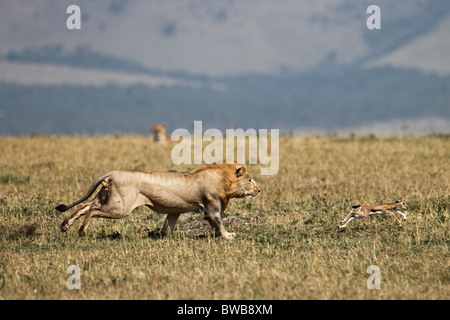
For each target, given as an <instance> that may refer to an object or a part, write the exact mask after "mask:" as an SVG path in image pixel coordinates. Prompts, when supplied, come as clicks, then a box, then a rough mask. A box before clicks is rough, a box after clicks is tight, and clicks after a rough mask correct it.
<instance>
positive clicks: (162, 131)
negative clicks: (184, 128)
mask: <svg viewBox="0 0 450 320" xmlns="http://www.w3.org/2000/svg"><path fill="white" fill-rule="evenodd" d="M152 128H153V132H154V136H153V141H155V142H157V143H161V144H167V143H170V142H171V138H170V136H169V135H168V134H167V133H166V129H167V124H166V123H163V124H160V125H159V124H156V123H154V124H152Z"/></svg>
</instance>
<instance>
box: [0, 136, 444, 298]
mask: <svg viewBox="0 0 450 320" xmlns="http://www.w3.org/2000/svg"><path fill="white" fill-rule="evenodd" d="M449 147H450V144H449V136H445V135H444V136H437V135H435V136H427V137H402V138H393V137H386V138H379V137H373V136H362V137H357V136H356V137H355V136H350V137H332V136H317V137H281V139H280V170H279V172H278V174H277V175H275V176H260V175H259V165H251V166H249V168H250V171H251V172H252V173H253V175H254V178H255V179H256V180H257V181H258V182H259V184H260V185H261V187H262V193H261V195H260V196H258V198H257V199H256V200H255V201H250V200H235V201H233V202H232V204H231V205H230V206H229V208H228V210H227V216H226V217H225V219H224V222H225V224H226V227H227V229H229V231H232V232H237V233H238V235H239V237H238V238H237V239H236V240H235V241H232V242H229V241H225V240H221V239H216V238H214V236H213V235H212V234H211V233H210V229H209V227H208V225H207V224H206V223H205V222H204V221H202V215H199V214H186V215H184V216H182V218H181V219H180V223H179V224H178V229H177V230H176V232H175V233H174V234H173V236H172V237H170V238H166V239H159V238H158V237H155V236H154V235H155V234H157V232H155V231H157V230H158V228H160V227H161V226H162V222H163V219H164V217H162V216H159V215H157V214H155V213H153V212H151V211H150V210H148V209H147V208H138V209H136V210H135V211H134V212H133V213H132V214H131V215H130V216H129V217H127V218H125V219H121V220H116V221H113V220H103V219H98V220H94V221H93V223H92V224H91V226H90V228H89V230H88V232H87V235H86V236H85V237H84V238H79V237H78V235H77V228H78V226H79V223H76V224H75V225H74V226H73V227H72V228H71V229H70V230H69V231H68V232H67V233H64V234H63V233H60V232H59V225H60V223H61V221H62V220H63V218H64V215H62V214H59V213H57V212H56V211H55V210H54V206H55V205H57V204H60V203H61V202H62V203H68V202H72V201H73V200H75V199H78V198H80V196H81V195H83V194H84V193H85V192H86V190H87V189H88V187H89V186H90V184H91V183H92V181H93V179H94V178H95V177H96V176H98V175H99V174H101V173H104V172H106V171H109V170H111V169H117V168H131V169H143V170H161V171H166V170H177V171H185V170H190V169H192V168H194V167H195V166H194V165H183V166H175V165H174V164H172V162H171V161H170V151H171V148H170V146H169V147H166V148H159V147H157V146H156V145H155V144H154V143H153V141H152V139H151V138H149V137H142V136H127V135H119V136H116V137H38V136H33V137H2V138H0V150H1V153H0V299H448V298H449V297H450V294H449V293H450V290H449V280H450V272H449V258H448V244H449V230H450V228H449V177H450V175H449V159H450V148H449ZM395 196H399V197H401V198H403V199H404V200H405V201H406V202H407V203H408V205H409V210H408V211H407V216H408V221H407V222H406V223H405V224H404V227H403V228H399V227H398V226H397V225H396V224H395V222H394V220H393V219H392V218H389V217H384V216H374V217H370V218H368V219H364V220H355V221H352V222H350V223H349V225H348V229H347V230H345V231H342V232H340V231H338V229H337V225H338V223H339V221H340V220H341V219H342V218H343V217H344V216H345V215H346V214H347V213H348V212H349V211H350V210H351V207H350V206H351V205H352V204H355V203H359V202H365V203H376V202H385V201H390V200H391V199H393V198H394V197H395ZM66 214H68V213H66ZM69 265H77V266H79V267H80V268H81V289H80V290H76V289H75V290H69V289H68V288H67V286H66V279H67V278H68V277H69V274H67V273H66V270H67V267H68V266H69ZM370 265H377V266H379V267H380V271H381V289H380V290H369V289H367V287H366V280H367V278H368V277H369V274H367V273H366V270H367V267H368V266H370Z"/></svg>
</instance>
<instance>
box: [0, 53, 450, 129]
mask: <svg viewBox="0 0 450 320" xmlns="http://www.w3.org/2000/svg"><path fill="white" fill-rule="evenodd" d="M3 59H6V60H8V61H28V62H36V63H50V62H51V63H53V64H55V63H56V64H63V65H71V66H76V67H82V68H97V69H108V70H116V71H126V72H140V73H146V74H150V75H164V73H163V72H160V71H155V70H149V69H146V68H144V67H142V66H140V65H138V64H136V63H133V62H129V61H126V60H122V59H116V58H112V57H104V56H102V55H99V54H97V53H93V52H91V51H90V50H88V49H87V48H83V47H80V48H78V49H77V50H75V51H74V52H73V53H71V54H65V53H63V48H62V47H58V46H54V47H51V46H47V47H43V48H41V49H37V50H31V49H30V50H24V51H22V52H10V53H9V54H7V55H5V56H4V57H3ZM165 75H169V76H172V77H179V78H183V79H184V80H196V81H197V82H200V84H202V86H201V87H184V86H166V87H158V88H149V87H147V86H144V85H134V86H131V87H122V86H118V85H107V86H103V87H76V86H64V85H61V86H50V87H40V86H27V87H23V86H18V85H11V84H0V134H31V133H39V134H52V133H57V134H75V133H76V134H80V133H86V134H98V133H109V134H115V133H118V132H131V133H147V132H148V129H149V128H150V125H151V123H152V122H167V123H168V124H169V130H173V129H174V128H178V127H183V128H189V127H190V125H191V124H192V122H193V121H194V120H202V121H203V122H204V125H205V126H207V127H215V128H219V129H225V128H234V127H241V128H280V129H281V130H282V131H285V132H288V131H289V130H292V129H296V128H299V127H302V126H315V127H321V128H326V129H327V130H328V131H330V132H331V131H332V130H336V129H339V128H342V127H355V126H359V125H360V124H361V123H368V122H373V121H385V120H389V119H417V118H421V117H428V118H429V117H435V118H436V117H440V118H446V119H450V107H449V106H450V77H449V76H446V77H444V76H437V75H431V74H424V73H421V72H419V71H413V70H407V69H395V68H390V67H384V68H372V69H366V68H356V67H338V66H335V65H333V64H324V65H322V66H321V67H319V68H316V69H314V70H313V71H310V72H307V73H301V74H291V73H289V72H285V73H283V74H279V75H242V76H235V77H226V78H225V77H224V78H210V77H204V76H195V75H189V74H186V73H170V74H165ZM213 83H220V84H221V87H220V88H216V87H214V85H213Z"/></svg>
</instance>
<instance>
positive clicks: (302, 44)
mask: <svg viewBox="0 0 450 320" xmlns="http://www.w3.org/2000/svg"><path fill="white" fill-rule="evenodd" d="M70 4H73V3H72V1H68V0H61V1H53V0H40V1H29V0H3V1H0V39H1V44H2V45H1V47H0V55H3V56H4V55H7V54H9V53H11V52H21V51H24V50H27V49H31V50H33V49H36V48H43V47H46V46H47V47H59V48H61V50H63V51H64V53H66V54H69V55H72V56H75V55H76V54H77V53H78V50H79V49H80V48H88V49H89V50H91V52H95V53H98V54H101V55H103V56H110V57H114V58H117V59H122V60H127V61H129V63H131V64H132V63H138V64H139V65H142V66H145V68H148V69H151V70H161V71H164V72H173V71H176V72H186V73H190V74H203V75H209V76H224V75H238V74H249V73H253V74H254V73H266V74H274V73H278V72H280V71H283V70H290V71H291V72H294V73H298V72H303V71H309V70H312V69H314V68H316V67H317V66H319V65H321V64H323V63H333V64H337V65H355V64H363V63H368V62H370V61H373V60H376V59H380V58H381V57H383V56H385V55H388V54H391V53H393V52H395V51H397V50H400V49H401V48H402V47H405V46H407V45H408V44H409V43H412V42H414V43H415V49H416V50H423V49H426V50H428V47H427V43H426V42H423V43H422V42H421V41H420V40H421V38H422V37H424V36H428V35H433V34H434V33H436V32H437V30H438V29H439V26H440V25H441V23H442V22H443V21H445V20H448V19H449V13H450V1H448V0H429V1H422V0H395V1H392V0H377V1H376V4H377V5H379V6H380V8H381V17H382V18H381V19H382V27H381V30H376V31H373V30H368V29H367V27H366V20H367V18H368V16H369V15H368V14H367V13H366V9H367V7H368V6H369V5H371V4H374V3H373V2H368V1H359V0H332V1H329V0H319V1H310V0H288V1H282V2H279V3H278V2H277V3H274V2H273V1H272V0H248V1H232V0H225V1H204V0H184V1H150V0H128V1H125V0H101V1H90V0H78V1H76V4H77V5H78V6H79V7H80V8H81V19H82V21H81V25H82V27H81V30H78V31H70V30H68V29H67V28H66V25H65V22H66V21H65V20H66V19H67V17H68V15H67V14H66V8H67V7H68V6H69V5H70ZM448 31H449V30H448V27H446V29H445V30H441V31H440V32H439V33H440V34H441V35H442V36H443V37H446V35H447V34H448ZM449 50H450V44H449V43H447V42H444V43H440V44H439V45H438V46H435V47H433V48H432V50H431V51H430V50H428V52H429V53H430V54H431V53H432V52H436V53H437V54H438V56H442V54H443V53H448V52H449ZM56 62H57V61H52V63H56ZM98 63H99V65H102V62H101V61H98ZM427 63H428V64H432V63H434V64H436V63H437V65H438V66H441V68H445V69H446V70H447V72H450V70H449V68H448V67H447V65H448V63H447V61H446V60H445V59H440V60H439V61H436V60H434V61H428V62H427ZM411 67H413V66H411ZM423 67H424V68H425V69H426V68H427V66H426V65H425V66H423ZM432 69H433V70H435V69H436V66H435V65H433V66H432Z"/></svg>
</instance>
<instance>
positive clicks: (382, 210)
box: [339, 198, 408, 228]
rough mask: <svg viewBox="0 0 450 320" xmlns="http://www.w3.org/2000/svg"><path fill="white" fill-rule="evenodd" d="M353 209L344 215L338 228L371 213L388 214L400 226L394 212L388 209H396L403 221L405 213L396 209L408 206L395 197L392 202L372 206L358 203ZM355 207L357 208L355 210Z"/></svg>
mask: <svg viewBox="0 0 450 320" xmlns="http://www.w3.org/2000/svg"><path fill="white" fill-rule="evenodd" d="M352 208H353V210H352V211H351V212H350V213H349V214H348V215H347V216H346V217H345V219H344V220H342V221H341V223H344V222H345V223H344V224H343V225H341V226H340V227H339V228H345V227H346V226H347V223H349V222H350V221H351V220H353V219H362V218H366V217H368V216H370V215H373V214H388V215H391V216H392V217H394V218H395V220H397V222H398V223H399V225H400V226H402V223H401V222H400V220H398V218H397V217H396V216H395V214H394V213H393V212H392V211H390V210H396V211H397V212H398V213H400V214H401V215H402V217H403V221H406V215H405V214H404V213H403V212H400V211H398V210H397V209H408V206H407V205H406V203H404V202H403V201H401V200H399V199H398V198H395V202H394V203H381V204H377V205H373V206H368V205H361V204H358V205H356V206H352ZM356 209H357V210H356Z"/></svg>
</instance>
